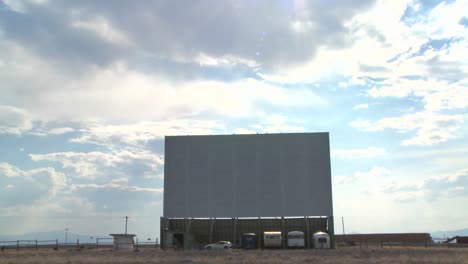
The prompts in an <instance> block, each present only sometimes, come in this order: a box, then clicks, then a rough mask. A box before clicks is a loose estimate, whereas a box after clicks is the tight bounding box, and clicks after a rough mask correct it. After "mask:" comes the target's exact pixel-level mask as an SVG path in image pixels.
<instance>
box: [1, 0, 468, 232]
mask: <svg viewBox="0 0 468 264" xmlns="http://www.w3.org/2000/svg"><path fill="white" fill-rule="evenodd" d="M467 48H468V5H467V3H466V1H460V0H451V1H436V0H401V1H400V0H398V1H374V0H363V1H347V0H333V1H303V0H277V1H266V0H244V1H217V0H200V1H183V2H182V1H149V0H148V1H146V0H140V1H123V0H122V1H121V0H116V1H104V0H95V1H88V0H83V1H53V0H0V150H1V151H0V234H21V233H26V232H33V231H50V230H63V229H65V228H69V229H70V231H69V232H73V233H81V234H90V235H94V234H109V233H116V232H123V230H124V223H125V216H129V217H130V219H129V224H128V230H129V232H131V233H135V234H137V235H138V236H139V237H156V236H158V235H159V217H160V216H161V215H162V193H163V178H164V172H163V167H164V135H196V134H234V133H235V134H243V133H278V132H281V133H287V132H319V131H328V132H329V133H330V148H331V164H332V182H333V206H334V215H335V230H336V233H341V232H342V228H341V224H342V223H341V217H343V218H344V221H345V226H346V232H359V233H366V232H432V231H437V230H454V229H461V228H466V227H468V222H467V219H468V211H467V210H466V203H467V202H468V189H467V188H468V163H467V157H468V138H467V135H468V122H467V121H468V114H467V110H468V78H467V77H468V52H466V50H467Z"/></svg>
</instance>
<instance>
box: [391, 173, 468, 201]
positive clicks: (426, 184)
mask: <svg viewBox="0 0 468 264" xmlns="http://www.w3.org/2000/svg"><path fill="white" fill-rule="evenodd" d="M466 186H468V169H463V170H460V171H458V172H456V173H453V174H452V175H447V176H440V177H432V178H428V179H425V180H424V181H422V182H421V183H419V184H398V183H395V182H392V183H390V184H388V185H387V186H385V187H384V188H383V192H385V193H391V194H397V195H398V196H397V201H401V202H406V201H414V200H415V199H424V200H428V201H435V200H439V199H446V198H451V197H457V196H460V197H465V196H468V190H467V188H466Z"/></svg>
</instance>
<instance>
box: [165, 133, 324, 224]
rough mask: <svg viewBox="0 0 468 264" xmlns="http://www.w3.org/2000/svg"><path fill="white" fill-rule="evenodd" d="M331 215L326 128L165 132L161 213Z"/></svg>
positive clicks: (194, 214)
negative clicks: (277, 131)
mask: <svg viewBox="0 0 468 264" xmlns="http://www.w3.org/2000/svg"><path fill="white" fill-rule="evenodd" d="M305 215H309V216H312V215H314V216H318V215H322V216H331V215H333V208H332V190H331V172H330V149H329V137H328V133H292V134H261V135H258V134H257V135H220V136H169V137H166V140H165V165H164V217H259V216H260V217H267V216H305Z"/></svg>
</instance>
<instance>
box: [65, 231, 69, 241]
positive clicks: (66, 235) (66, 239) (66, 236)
mask: <svg viewBox="0 0 468 264" xmlns="http://www.w3.org/2000/svg"><path fill="white" fill-rule="evenodd" d="M68 230H69V229H68V227H67V228H65V244H67V242H68Z"/></svg>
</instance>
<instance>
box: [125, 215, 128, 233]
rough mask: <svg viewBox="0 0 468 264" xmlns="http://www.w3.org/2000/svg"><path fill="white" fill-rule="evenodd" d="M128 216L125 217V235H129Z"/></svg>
mask: <svg viewBox="0 0 468 264" xmlns="http://www.w3.org/2000/svg"><path fill="white" fill-rule="evenodd" d="M127 223H128V216H125V234H127Z"/></svg>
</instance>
